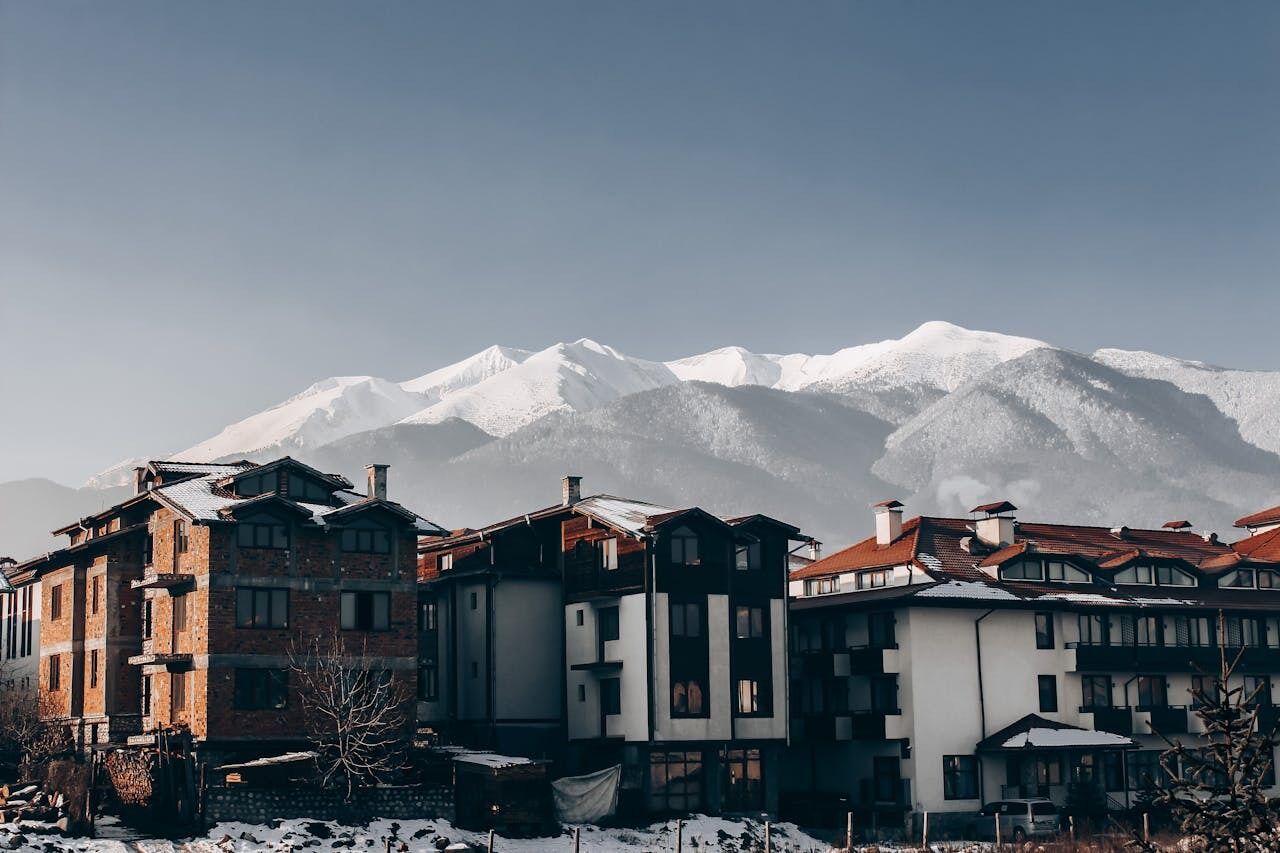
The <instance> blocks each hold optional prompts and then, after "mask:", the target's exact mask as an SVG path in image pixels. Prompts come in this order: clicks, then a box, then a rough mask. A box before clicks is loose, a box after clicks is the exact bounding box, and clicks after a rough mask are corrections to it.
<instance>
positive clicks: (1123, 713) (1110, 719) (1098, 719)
mask: <svg viewBox="0 0 1280 853" xmlns="http://www.w3.org/2000/svg"><path fill="white" fill-rule="evenodd" d="M1080 712H1081V713H1082V714H1092V715H1093V728H1094V730H1095V731H1099V732H1111V734H1113V735H1131V734H1133V711H1132V709H1130V708H1097V707H1093V708H1090V707H1082V708H1081V709H1080Z"/></svg>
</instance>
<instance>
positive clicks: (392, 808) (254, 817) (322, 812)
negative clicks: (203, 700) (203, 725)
mask: <svg viewBox="0 0 1280 853" xmlns="http://www.w3.org/2000/svg"><path fill="white" fill-rule="evenodd" d="M453 814H454V812H453V790H452V789H451V788H448V787H444V786H438V787H405V788H369V789H366V790H362V791H358V792H356V795H355V798H354V799H353V800H352V802H349V803H348V802H344V799H343V796H342V793H341V792H339V791H331V790H329V791H326V790H319V789H316V788H286V789H279V788H250V787H248V786H246V785H228V786H227V787H225V788H215V787H211V788H209V789H208V791H207V795H206V799H205V820H206V821H207V822H208V823H218V822H219V821H238V822H241V823H266V822H267V821H269V820H272V819H273V818H285V819H287V818H314V819H316V820H331V821H336V822H338V823H345V824H366V823H368V822H369V821H371V820H374V819H376V818H389V819H392V820H425V819H429V818H444V819H445V820H453Z"/></svg>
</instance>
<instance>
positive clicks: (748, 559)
mask: <svg viewBox="0 0 1280 853" xmlns="http://www.w3.org/2000/svg"><path fill="white" fill-rule="evenodd" d="M733 558H734V565H735V566H736V567H737V569H738V571H740V572H754V571H755V570H756V569H758V568H760V564H761V563H762V562H763V561H762V560H761V551H760V543H759V542H752V543H750V544H748V545H739V546H738V547H737V548H735V549H734V555H733Z"/></svg>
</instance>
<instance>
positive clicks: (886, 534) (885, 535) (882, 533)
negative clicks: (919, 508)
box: [873, 500, 903, 545]
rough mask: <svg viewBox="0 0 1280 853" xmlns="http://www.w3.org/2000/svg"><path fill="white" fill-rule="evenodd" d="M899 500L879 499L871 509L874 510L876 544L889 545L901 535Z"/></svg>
mask: <svg viewBox="0 0 1280 853" xmlns="http://www.w3.org/2000/svg"><path fill="white" fill-rule="evenodd" d="M902 507H903V504H902V502H901V501H893V500H889V501H880V503H878V504H875V505H874V507H873V509H875V511H876V544H877V545H889V544H892V543H893V542H896V541H898V537H899V536H901V535H902Z"/></svg>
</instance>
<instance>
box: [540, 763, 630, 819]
mask: <svg viewBox="0 0 1280 853" xmlns="http://www.w3.org/2000/svg"><path fill="white" fill-rule="evenodd" d="M621 780H622V765H621V764H615V765H614V766H613V767H610V768H608V769H607V770H600V771H598V772H596V773H588V774H587V775H586V776H569V777H566V778H564V779H557V780H555V781H554V782H552V783H551V791H552V793H553V794H554V795H555V800H556V818H558V819H559V821H560V822H561V823H599V822H600V821H602V820H604V819H605V818H607V817H609V816H610V815H612V814H613V813H614V811H616V810H617V808H618V783H619V782H620V781H621Z"/></svg>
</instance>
